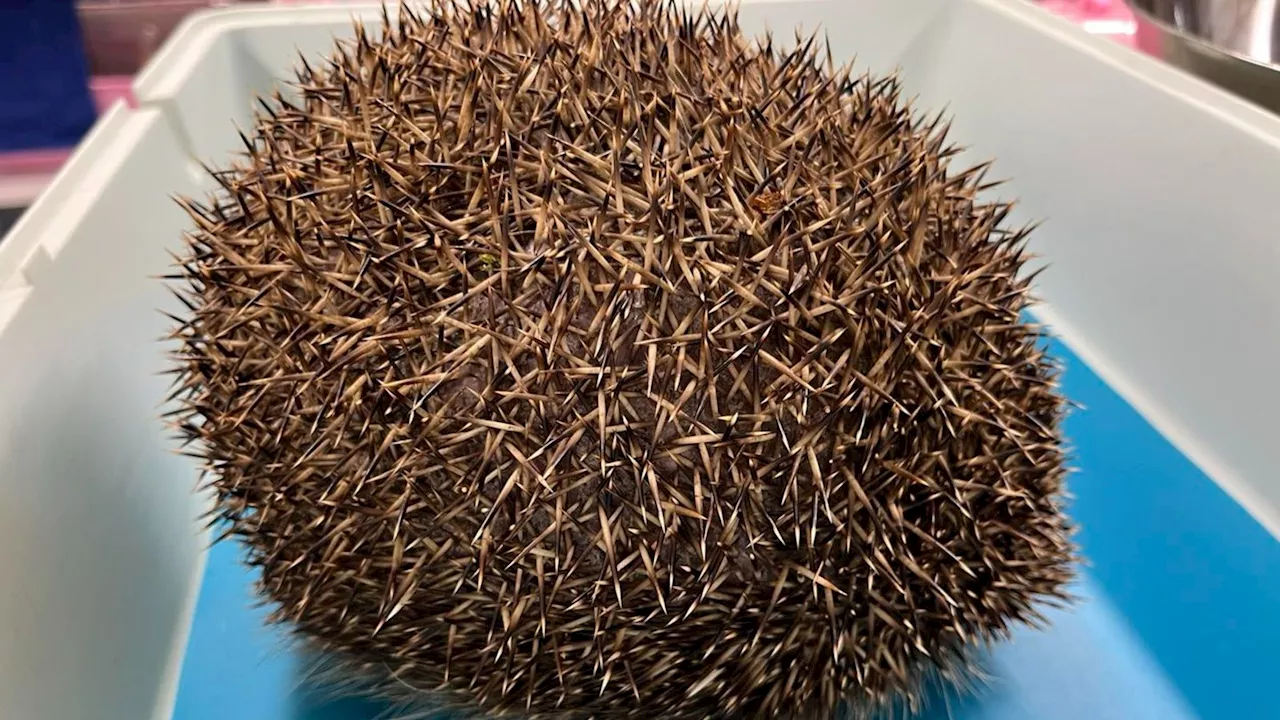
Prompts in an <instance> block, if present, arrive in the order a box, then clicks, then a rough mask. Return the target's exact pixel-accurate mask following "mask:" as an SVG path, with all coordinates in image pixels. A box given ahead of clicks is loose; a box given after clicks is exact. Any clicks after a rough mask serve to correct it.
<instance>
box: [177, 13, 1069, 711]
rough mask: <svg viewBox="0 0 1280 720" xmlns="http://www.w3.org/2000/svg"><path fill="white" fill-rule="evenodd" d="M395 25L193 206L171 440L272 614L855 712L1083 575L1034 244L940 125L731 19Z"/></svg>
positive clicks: (721, 701) (221, 174)
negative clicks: (190, 459)
mask: <svg viewBox="0 0 1280 720" xmlns="http://www.w3.org/2000/svg"><path fill="white" fill-rule="evenodd" d="M415 13H416V14H415ZM388 14H389V15H396V14H397V13H394V12H390V11H389V12H388ZM398 16H399V20H398V21H389V20H387V19H385V18H384V21H383V28H382V29H381V31H380V32H379V33H367V32H366V31H365V30H364V29H363V28H358V32H357V34H356V37H355V39H354V40H352V41H350V42H345V43H342V44H340V45H339V47H338V49H337V50H335V52H334V54H333V56H332V57H331V58H330V59H329V60H328V61H326V62H325V63H323V64H321V63H312V64H310V65H304V67H303V68H302V69H301V70H300V71H299V74H298V78H297V81H296V87H295V90H296V94H295V96H296V98H297V99H296V100H292V101H286V100H280V99H279V98H278V97H277V98H276V100H275V101H274V102H270V103H266V104H265V105H264V107H267V108H268V109H264V110H262V111H260V112H259V113H258V114H257V116H256V118H255V120H254V125H253V127H252V128H251V131H250V132H249V133H248V134H247V135H246V144H247V147H248V150H247V152H246V153H245V154H243V155H242V156H240V157H239V159H237V160H235V161H234V162H232V163H230V164H229V165H228V166H227V168H226V169H224V170H220V171H218V172H216V173H215V177H216V178H217V179H218V182H219V183H220V184H221V186H222V189H221V190H220V191H219V192H218V193H216V194H215V196H214V199H213V200H212V201H209V202H205V203H203V204H202V203H197V202H195V201H187V206H188V207H189V209H190V211H191V213H192V217H193V218H194V223H195V229H194V230H193V232H192V233H191V234H190V236H189V238H188V241H187V242H188V249H187V254H186V256H185V257H184V258H183V262H182V266H181V268H180V272H179V273H178V274H177V277H179V278H181V279H182V281H183V282H182V284H181V285H180V289H179V292H180V294H181V295H182V297H183V298H184V300H185V302H186V303H187V306H188V307H189V313H188V315H187V316H186V317H183V318H181V319H180V327H179V328H178V330H177V331H176V333H177V337H178V338H179V339H180V342H181V346H182V349H181V351H180V353H179V355H178V358H177V360H176V363H177V366H178V367H177V369H176V372H177V374H178V376H179V381H178V388H177V391H176V392H177V394H178V396H179V397H180V398H181V402H182V410H181V411H180V413H179V420H178V425H179V427H180V429H181V431H182V434H183V436H184V441H185V442H187V443H189V444H190V451H191V452H192V453H194V454H196V455H197V456H198V457H200V458H202V459H203V461H204V463H205V465H206V467H207V482H208V483H209V485H210V486H211V487H212V489H213V490H214V492H215V495H216V499H217V503H216V510H215V512H214V520H215V521H216V522H218V523H220V524H222V525H223V526H224V527H225V528H226V530H227V532H228V534H229V535H231V536H233V537H235V538H238V539H239V540H240V541H241V542H243V544H244V546H245V547H246V548H247V558H248V561H249V562H250V564H252V565H253V566H255V567H256V569H257V570H259V571H260V572H261V580H260V592H261V596H262V598H263V599H264V600H265V601H267V602H268V603H270V604H271V605H272V606H273V607H274V609H275V612H274V616H273V617H274V619H275V620H276V621H278V622H280V623H283V624H284V626H285V627H287V628H289V629H291V630H292V631H293V632H295V633H296V635H297V637H300V638H302V639H304V640H306V641H307V642H309V643H312V644H314V645H315V646H317V647H319V648H321V649H323V650H324V651H326V652H329V653H333V655H334V656H335V657H340V658H342V659H343V661H344V662H346V663H348V666H349V667H351V668H355V669H356V671H358V672H359V673H360V676H361V677H362V678H365V679H366V680H367V681H368V682H369V683H371V684H372V685H373V686H375V687H378V688H380V689H381V690H385V691H388V692H392V693H394V692H398V691H401V690H403V691H405V692H406V693H408V694H409V695H411V696H414V697H417V696H418V695H417V694H418V693H421V697H424V698H430V699H433V701H438V702H442V703H446V704H453V705H456V706H458V707H462V708H469V709H471V710H473V711H475V712H483V713H486V714H491V715H502V714H515V715H520V716H525V717H534V718H543V717H546V718H551V717H563V718H607V717H646V718H647V717H662V718H668V719H669V720H681V719H684V718H710V717H768V718H773V717H830V716H831V715H832V713H833V712H835V710H836V709H837V708H838V707H851V708H854V709H856V710H857V712H859V713H861V712H862V711H863V710H865V711H866V712H870V711H871V710H872V709H874V708H877V707H883V706H885V705H891V704H895V703H901V702H903V701H904V700H905V701H907V702H908V703H913V702H914V701H915V700H916V699H918V697H919V696H920V694H921V691H922V687H923V684H924V683H925V682H926V680H927V679H928V678H931V677H938V676H941V677H943V678H956V677H961V676H963V675H964V673H965V671H966V669H967V667H968V665H969V658H971V657H972V654H971V649H972V648H975V647H981V646H983V645H985V644H987V643H989V642H991V641H994V640H999V639H1002V638H1005V637H1007V636H1008V634H1009V633H1010V631H1011V629H1012V628H1013V627H1014V626H1016V625H1018V624H1020V623H1037V622H1041V621H1042V618H1041V617H1040V616H1039V615H1038V614H1037V608H1038V607H1039V606H1040V604H1041V603H1042V602H1051V603H1052V602H1056V601H1061V600H1064V599H1065V597H1066V594H1065V593H1066V587H1067V585H1068V583H1069V582H1070V580H1071V576H1072V565H1073V560H1074V549H1073V547H1072V545H1071V542H1070V528H1069V525H1068V523H1067V521H1066V519H1065V518H1064V516H1063V513H1062V510H1061V505H1062V502H1063V500H1062V497H1063V495H1062V493H1063V476H1064V451H1063V443H1062V439H1061V437H1060V433H1059V429H1058V427H1059V421H1060V417H1061V415H1062V413H1063V409H1064V403H1063V401H1062V400H1061V398H1060V397H1059V396H1058V394H1057V391H1056V385H1055V383H1056V379H1055V370H1054V367H1053V365H1052V364H1051V362H1050V361H1049V360H1048V359H1047V358H1046V356H1045V355H1044V351H1043V349H1042V347H1041V344H1042V343H1041V342H1040V339H1041V336H1040V334H1039V331H1038V330H1037V329H1036V328H1035V327H1034V326H1031V325H1028V324H1026V323H1025V322H1024V321H1023V319H1022V313H1023V311H1024V310H1025V308H1026V307H1027V306H1028V303H1029V283H1030V280H1029V279H1028V278H1029V275H1028V273H1026V272H1023V266H1024V263H1025V262H1026V256H1025V252H1024V244H1025V242H1024V241H1025V236H1026V233H1025V231H1022V230H1009V229H1005V227H1004V224H1005V223H1004V221H1005V218H1006V215H1007V213H1008V211H1009V206H1008V205H1007V204H1004V203H1000V202H994V201H986V200H984V199H983V197H985V191H986V190H987V188H988V186H987V185H985V184H984V180H983V174H982V170H981V169H974V170H965V171H958V170H954V169H949V167H948V165H949V161H950V159H951V158H952V157H953V156H954V155H955V152H956V151H955V149H954V148H953V147H952V146H951V145H950V144H949V143H948V142H947V140H946V127H945V123H944V122H942V121H941V120H940V119H934V118H924V117H921V116H918V115H916V114H914V113H913V112H912V111H911V110H910V109H909V108H908V106H907V104H906V103H905V102H904V101H903V100H902V98H901V97H900V94H899V87H898V84H897V82H896V81H895V80H894V79H893V78H876V77H872V76H860V75H855V74H853V73H852V71H851V70H850V69H849V68H847V67H846V68H837V67H835V66H834V65H833V63H832V62H831V60H830V57H829V53H828V52H827V51H826V50H825V49H824V46H823V43H822V42H821V41H820V40H818V39H816V38H809V39H804V38H801V39H800V41H799V42H798V44H797V45H795V46H791V49H786V50H782V49H778V48H775V46H774V45H773V43H772V41H771V40H760V41H753V40H750V39H747V38H746V37H744V35H743V33H742V32H741V31H740V29H739V27H738V21H737V16H736V12H735V11H732V10H729V11H720V10H701V11H690V10H684V9H681V8H679V7H677V6H676V5H674V4H672V3H656V2H641V3H638V4H635V5H633V4H630V3H624V4H615V3H609V2H603V1H600V0H585V2H580V3H577V4H575V5H572V6H571V5H566V4H562V3H550V4H549V3H534V2H514V1H513V0H491V1H489V2H485V1H484V0H475V1H474V2H473V3H471V4H469V5H466V6H452V5H442V6H439V7H436V8H432V9H430V10H425V9H424V10H416V11H410V10H409V9H407V8H401V9H400V10H399V12H398Z"/></svg>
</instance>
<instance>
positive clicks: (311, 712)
mask: <svg viewBox="0 0 1280 720" xmlns="http://www.w3.org/2000/svg"><path fill="white" fill-rule="evenodd" d="M379 12H380V8H379V7H378V6H376V5H373V6H368V5H366V6H350V7H335V6H323V7H316V8H301V7H298V8H295V7H262V8H252V9H248V8H246V9H235V10H227V11H220V12H217V13H211V14H206V15H201V16H199V17H197V18H194V19H192V20H189V21H188V22H187V23H186V24H185V26H183V27H182V28H181V29H180V30H179V31H177V32H176V33H175V35H174V36H173V37H172V38H171V39H170V41H169V42H168V43H167V44H166V45H165V47H164V48H163V49H162V50H161V51H160V52H159V53H158V54H157V55H156V56H155V57H154V59H153V60H152V62H151V64H150V66H149V67H148V68H147V70H146V71H144V72H143V73H142V75H141V76H140V77H139V78H138V79H137V81H136V84H135V88H134V89H135V96H136V98H137V107H135V108H129V107H126V106H125V105H124V104H122V103H117V104H116V105H115V106H114V107H113V108H112V109H111V110H110V111H109V112H107V113H106V114H105V116H104V117H103V118H102V119H101V121H100V122H99V123H98V125H97V126H96V127H95V129H94V130H93V131H92V132H91V133H90V135H89V137H87V138H86V140H85V141H84V143H83V144H82V145H81V147H80V148H79V150H78V152H77V153H76V154H75V156H74V157H73V158H72V159H71V160H70V162H69V163H68V164H67V165H66V166H65V167H64V168H63V169H62V171H61V172H60V173H59V175H58V177H57V178H56V180H55V181H54V183H53V185H52V186H51V187H50V188H49V189H48V191H47V192H46V193H45V194H44V195H43V197H42V198H41V199H40V200H39V202H37V203H36V204H35V206H34V207H32V209H31V210H30V212H29V213H28V214H27V215H26V216H25V217H24V218H23V220H22V221H21V222H20V224H19V225H18V227H17V228H16V229H15V231H14V233H13V234H12V235H11V236H10V237H9V238H8V239H7V240H6V241H5V242H4V243H3V244H0V547H2V548H3V551H0V587H3V591H0V717H3V718H6V720H8V719H14V720H80V719H82V718H84V719H88V718H93V719H95V720H98V719H114V718H121V719H127V720H137V719H138V718H169V717H174V718H177V719H178V720H195V719H197V718H237V720H285V719H289V720H302V719H304V718H305V719H307V720H318V719H319V718H322V717H324V718H330V719H332V720H356V719H357V718H360V719H363V718H368V717H372V714H371V713H373V712H375V711H376V708H370V707H369V706H366V705H362V704H359V703H350V704H345V705H342V704H339V705H330V706H322V705H319V704H317V703H315V702H313V701H312V699H311V698H310V697H309V694H308V692H307V691H306V689H305V688H300V687H298V683H297V680H296V677H297V670H298V665H299V663H300V662H301V660H300V659H298V658H294V657H293V656H291V655H290V654H289V653H288V652H287V650H286V649H285V647H284V645H283V644H282V641H281V639H280V638H279V637H278V636H277V635H275V634H273V633H272V632H271V631H268V630H266V629H264V628H262V627H261V626H260V625H259V614H258V611H256V610H253V609H251V607H250V594H249V593H250V590H249V583H250V581H251V577H250V576H249V575H248V574H247V573H246V572H245V571H244V570H242V569H241V568H240V566H239V565H238V564H237V562H236V557H237V555H236V548H235V547H234V546H230V545H221V546H218V547H217V548H215V549H214V550H213V551H212V552H209V553H206V551H205V548H206V543H207V542H208V540H209V538H208V536H207V535H205V534H203V533H202V532H200V531H199V529H198V527H199V526H198V525H197V524H196V523H195V522H194V518H195V517H196V516H197V515H198V514H199V513H200V512H201V511H202V510H203V508H204V503H203V499H202V498H200V497H199V496H197V495H195V494H193V493H192V492H191V488H192V486H193V484H194V483H195V479H196V468H194V467H193V465H192V464H191V463H190V462H189V461H187V460H186V459H184V458H182V457H180V456H178V455H176V454H174V452H173V447H172V444H171V441H170V439H169V436H168V433H167V432H166V430H165V429H164V428H163V426H162V424H161V422H160V420H159V419H158V416H159V413H160V411H161V409H162V408H161V406H160V404H159V401H160V399H161V398H162V397H163V395H164V393H165V391H166V388H167V380H166V378H164V377H162V376H161V375H160V371H161V370H163V369H164V368H165V367H166V365H167V362H166V360H165V358H164V354H163V353H164V351H165V349H166V347H165V346H164V345H163V343H161V342H159V341H158V338H160V337H161V336H163V335H164V334H165V333H166V331H167V330H168V329H169V323H168V321H167V320H166V319H165V318H164V317H163V316H162V315H161V314H160V313H159V312H157V311H158V310H159V309H162V308H170V309H171V308H172V305H173V301H172V300H171V299H170V297H169V296H168V294H167V292H166V290H165V289H164V288H163V286H162V284H161V283H160V282H159V281H157V280H155V279H153V277H154V276H156V275H158V274H160V273H163V272H166V271H167V269H168V266H169V262H170V258H169V255H168V251H170V250H171V249H174V248H177V247H178V246H179V243H180V235H181V233H182V231H183V229H184V228H186V227H187V221H186V219H185V217H184V215H183V213H182V212H181V211H180V210H179V209H178V208H177V206H176V205H175V204H174V203H173V202H172V201H171V200H170V195H171V194H174V193H179V194H196V193H200V192H202V191H203V190H204V189H205V188H207V187H208V183H207V181H206V179H205V178H204V176H203V174H202V173H201V171H200V169H199V166H198V162H199V161H212V162H215V163H220V162H222V161H223V160H225V159H226V158H227V154H228V153H229V152H230V151H232V150H233V148H235V146H236V144H237V143H238V139H237V136H236V130H235V125H234V123H235V122H240V123H242V124H243V123H244V122H245V121H246V120H247V118H248V116H249V112H250V107H251V105H250V101H251V98H252V96H253V94H254V93H255V92H262V91H266V90H268V89H269V88H270V87H271V84H272V79H273V78H277V77H282V76H285V75H286V74H287V73H288V71H289V69H290V67H291V66H292V64H293V62H294V58H295V57H296V53H297V52H298V51H301V52H303V53H306V54H308V55H313V54H316V53H319V52H322V51H326V50H327V49H328V48H329V47H330V46H331V42H332V38H333V36H335V35H337V36H345V35H348V34H349V33H350V28H351V25H350V20H351V17H352V15H356V16H359V17H362V18H364V19H365V20H367V21H369V23H370V24H371V25H376V22H374V20H375V18H376V17H377V15H378V14H379ZM742 19H743V24H744V27H745V28H747V29H748V30H751V31H760V30H763V29H765V28H766V27H770V28H772V29H773V30H774V31H775V34H776V35H777V36H780V37H786V36H789V35H790V33H791V30H792V28H793V27H795V26H797V25H798V26H801V27H803V28H806V29H809V30H812V29H817V28H819V26H821V27H822V28H823V29H825V30H827V31H828V32H829V34H830V38H831V43H832V46H833V50H834V53H835V54H836V55H837V56H839V57H843V58H849V57H852V56H853V55H854V54H855V53H856V54H857V56H858V61H859V63H860V65H862V66H864V67H870V68H872V69H875V70H878V71H888V70H891V69H892V68H893V67H895V66H900V67H901V69H902V74H903V79H904V82H905V83H906V84H907V86H908V88H909V90H911V91H912V92H915V93H918V94H919V96H920V99H919V103H920V106H921V107H934V108H936V107H941V106H943V105H947V106H949V108H950V111H951V112H952V114H953V115H954V119H955V122H954V125H953V128H954V136H955V138H956V139H958V140H960V141H962V142H963V143H965V144H967V145H969V146H971V147H973V148H975V153H974V155H973V157H974V159H978V158H986V157H994V158H997V160H998V162H997V164H996V170H997V172H998V174H1000V175H1002V176H1006V177H1010V176H1011V177H1012V178H1013V180H1012V182H1011V183H1010V184H1009V185H1007V186H1005V187H1004V188H1003V189H1001V190H999V191H998V192H1000V193H1001V194H1004V195H1006V196H1014V195H1016V196H1018V197H1020V198H1021V204H1020V205H1019V208H1020V210H1019V216H1020V217H1019V218H1017V219H1019V220H1030V219H1044V220H1045V221H1046V222H1045V224H1044V225H1043V226H1042V227H1041V228H1040V230H1039V231H1038V232H1037V233H1036V234H1035V235H1034V240H1033V245H1034V250H1035V251H1036V252H1038V253H1039V254H1040V255H1041V256H1043V257H1044V258H1045V259H1046V260H1047V261H1049V262H1050V263H1051V267H1050V269H1049V270H1048V271H1047V272H1045V273H1044V274H1043V275H1042V278H1041V282H1040V284H1039V289H1040V294H1041V295H1042V297H1043V298H1044V299H1045V300H1046V304H1045V305H1044V306H1043V307H1042V308H1041V309H1040V310H1039V315H1040V317H1041V318H1042V319H1043V320H1045V321H1046V322H1048V323H1049V324H1050V325H1051V326H1052V327H1053V329H1054V330H1055V331H1056V332H1057V333H1058V334H1059V336H1060V337H1061V341H1060V342H1057V343H1055V346H1054V349H1055V351H1056V352H1057V353H1058V354H1059V355H1060V356H1061V357H1062V358H1063V360H1064V362H1065V363H1066V364H1067V372H1066V378H1065V388H1066V391H1067V393H1068V394H1069V395H1070V396H1071V397H1072V398H1073V399H1075V400H1077V401H1079V402H1081V403H1083V404H1084V405H1085V406H1086V408H1085V409H1083V410H1081V411H1079V412H1077V413H1076V414H1075V415H1074V416H1073V417H1072V418H1071V420H1070V422H1069V425H1068V428H1067V429H1068V433H1069V435H1070V437H1071V439H1072V441H1073V443H1074V445H1075V447H1076V465H1077V466H1078V467H1079V468H1080V469H1079V472H1078V473H1077V474H1076V475H1075V476H1074V478H1073V486H1072V487H1073V490H1074V493H1075V495H1076V496H1077V498H1078V499H1077V501H1076V503H1075V505H1074V508H1073V512H1074V514H1075V516H1076V518H1077V519H1078V521H1079V522H1080V524H1081V525H1082V527H1083V530H1082V532H1081V535H1080V541H1081V543H1082V545H1083V548H1084V551H1085V553H1086V555H1087V556H1088V558H1089V561H1090V562H1091V567H1090V568H1089V569H1088V571H1087V574H1086V575H1085V577H1084V578H1083V579H1082V582H1081V585H1080V592H1081V594H1082V595H1083V596H1084V597H1085V600H1084V602H1083V603H1082V604H1081V605H1080V606H1079V607H1078V608H1076V609H1074V610H1072V611H1070V612H1064V613H1056V614H1054V615H1053V620H1054V625H1053V627H1052V628H1051V629H1049V630H1047V631H1043V632H1036V631H1025V632H1021V633H1019V635H1018V637H1017V638H1016V639H1015V640H1014V641H1013V642H1012V643H1010V644H1007V645H1004V646H1002V647H1001V648H999V649H998V650H997V651H996V652H995V653H994V655H993V657H992V658H991V669H992V672H993V674H994V680H993V683H994V684H993V686H992V688H991V689H990V690H989V691H987V692H986V693H984V694H983V695H981V696H980V697H978V698H976V699H974V700H972V701H971V702H967V703H964V704H961V705H959V706H952V707H951V708H950V713H951V716H952V717H954V718H955V719H956V720H1028V719H1030V718H1034V719H1036V720H1076V719H1079V718H1087V719H1088V720H1103V719H1110V718H1116V719H1118V720H1147V719H1150V720H1181V719H1183V718H1193V717H1199V718H1203V719H1205V720H1227V719H1230V720H1240V719H1249V720H1252V719H1254V718H1258V719H1261V718H1274V717H1280V705H1277V700H1276V698H1275V695H1274V691H1273V689H1272V687H1271V685H1272V683H1273V682H1274V681H1273V677H1272V676H1273V668H1274V656H1275V655H1274V652H1275V647H1276V646H1277V645H1278V644H1280V623H1277V621H1276V618H1277V617H1280V614H1278V613H1277V610H1278V609H1280V543H1277V542H1276V539H1275V536H1274V534H1273V533H1274V531H1275V530H1276V529H1278V528H1280V481H1277V480H1276V473H1275V472H1274V468H1273V463H1274V460H1273V458H1274V454H1275V453H1274V448H1275V445H1276V442H1275V440H1274V436H1275V434H1276V430H1277V425H1278V423H1277V421H1276V409H1277V408H1280V384H1278V383H1277V382H1276V381H1275V379H1274V378H1275V373H1274V368H1273V365H1274V362H1275V358H1276V357H1277V356H1280V289H1278V286H1277V285H1276V283H1275V278H1276V277H1277V276H1280V243H1278V242H1277V241H1276V228H1277V227H1280V203H1278V202H1276V201H1275V192H1276V188H1280V119H1277V118H1275V117H1273V116H1270V115H1267V114H1265V113H1263V112H1262V111H1260V110H1257V109H1255V108H1254V107H1252V106H1250V105H1247V104H1245V103H1244V102H1242V101H1239V100H1236V99H1234V98H1232V97H1230V96H1228V95H1226V94H1225V93H1223V92H1221V91H1219V90H1216V89H1214V88H1212V87H1210V86H1208V85H1206V84H1204V83H1202V82H1200V81H1198V80H1195V79H1192V78H1190V77H1188V76H1184V75H1182V74H1180V73H1179V72H1177V71H1175V70H1172V69H1170V68H1167V67H1164V66H1161V65H1159V64H1158V63H1157V62H1156V61H1154V60H1151V59H1149V58H1146V57H1143V56H1140V55H1138V54H1136V53H1133V52H1131V51H1128V50H1126V49H1124V48H1122V47H1119V46H1118V45H1117V44H1115V43H1112V42H1109V41H1107V40H1104V39H1099V38H1095V37H1091V36H1089V35H1088V34H1087V33H1085V32H1083V31H1081V30H1080V29H1079V28H1076V27H1074V26H1072V25H1071V24H1070V23H1068V22H1067V21H1064V20H1061V19H1058V18H1054V17H1052V16H1050V15H1049V14H1048V13H1047V12H1045V11H1043V10H1041V9H1038V8H1036V7H1035V6H1033V5H1031V4H1030V3H1026V2H1024V0H911V2H904V1H903V0H789V1H788V0H770V1H764V2H751V1H750V0H747V1H746V2H744V3H743V6H742ZM940 713H941V714H939V715H938V717H947V715H946V714H945V712H944V711H940Z"/></svg>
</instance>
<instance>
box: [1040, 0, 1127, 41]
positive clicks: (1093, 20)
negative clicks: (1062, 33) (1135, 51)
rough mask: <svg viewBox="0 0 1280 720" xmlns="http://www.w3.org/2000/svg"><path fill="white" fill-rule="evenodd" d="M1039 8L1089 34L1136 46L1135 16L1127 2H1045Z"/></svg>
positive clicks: (1111, 0) (1074, 0) (1063, 0)
mask: <svg viewBox="0 0 1280 720" xmlns="http://www.w3.org/2000/svg"><path fill="white" fill-rule="evenodd" d="M1040 6H1041V7H1043V8H1045V9H1046V10H1048V11H1050V12H1052V13H1055V14H1057V15H1061V16H1062V17H1064V18H1066V19H1068V20H1071V21H1073V22H1075V23H1078V24H1079V25H1080V26H1081V27H1082V28H1084V30H1085V31H1086V32H1089V33H1092V34H1094V35H1102V36H1106V37H1110V38H1114V39H1116V40H1118V41H1120V42H1122V43H1124V44H1126V45H1128V46H1130V47H1134V46H1135V45H1134V39H1133V37H1134V32H1135V31H1136V26H1135V23H1134V22H1133V13H1131V12H1129V8H1128V7H1127V6H1126V5H1125V4H1124V0H1043V1H1042V2H1041V3H1040Z"/></svg>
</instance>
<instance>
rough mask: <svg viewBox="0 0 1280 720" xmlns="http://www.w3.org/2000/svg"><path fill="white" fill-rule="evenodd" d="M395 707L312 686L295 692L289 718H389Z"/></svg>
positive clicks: (303, 719)
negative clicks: (338, 694)
mask: <svg viewBox="0 0 1280 720" xmlns="http://www.w3.org/2000/svg"><path fill="white" fill-rule="evenodd" d="M392 710H393V708H392V707H391V706H390V705H387V704H385V703H381V702H377V701H375V700H368V699H365V698H355V697H349V698H336V699H335V698H334V697H333V696H332V693H326V692H324V691H323V690H319V689H316V688H313V687H310V686H303V687H302V688H299V689H298V691H297V692H296V693H294V699H293V707H292V708H291V712H290V714H289V720H387V719H388V718H394V717H395V714H394V713H393V712H392Z"/></svg>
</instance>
